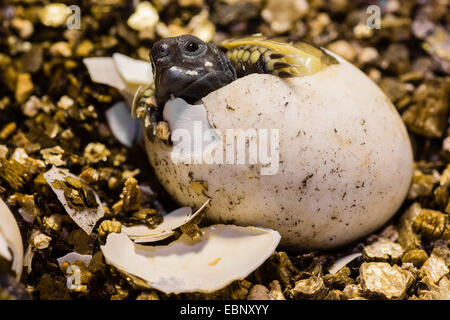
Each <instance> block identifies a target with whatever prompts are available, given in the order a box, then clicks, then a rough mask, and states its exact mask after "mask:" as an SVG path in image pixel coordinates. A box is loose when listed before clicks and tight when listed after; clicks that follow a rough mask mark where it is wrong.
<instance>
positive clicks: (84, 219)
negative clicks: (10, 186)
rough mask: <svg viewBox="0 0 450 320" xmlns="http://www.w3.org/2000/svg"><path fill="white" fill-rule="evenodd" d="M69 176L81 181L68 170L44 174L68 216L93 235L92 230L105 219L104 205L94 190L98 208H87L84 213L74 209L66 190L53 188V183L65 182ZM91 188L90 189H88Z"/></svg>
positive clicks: (58, 169)
mask: <svg viewBox="0 0 450 320" xmlns="http://www.w3.org/2000/svg"><path fill="white" fill-rule="evenodd" d="M67 176H71V177H74V178H77V179H79V178H78V177H77V176H75V175H73V174H71V173H70V172H69V170H67V169H60V168H56V167H53V168H51V169H50V170H49V171H47V172H46V173H44V178H45V180H47V183H48V185H49V186H50V188H52V190H53V192H54V193H55V194H56V196H57V197H58V200H59V202H61V204H62V205H63V207H64V209H66V212H67V214H68V215H69V216H70V217H71V218H72V220H73V221H74V222H75V223H76V224H77V225H78V226H79V227H80V228H81V229H83V230H84V232H86V233H87V234H88V235H90V234H91V233H92V230H93V229H94V227H95V224H96V223H97V221H98V220H100V219H101V218H103V216H104V215H105V209H104V208H103V205H102V203H101V201H100V198H99V197H98V195H97V193H96V192H95V191H94V190H92V189H91V190H92V192H93V193H94V195H95V199H96V201H97V204H98V207H97V208H85V209H84V210H82V211H78V210H75V209H72V208H71V207H70V206H69V204H68V202H67V200H66V197H65V196H64V190H61V189H57V188H55V187H54V186H53V182H54V181H55V180H62V181H64V178H65V177H67ZM88 188H89V187H88Z"/></svg>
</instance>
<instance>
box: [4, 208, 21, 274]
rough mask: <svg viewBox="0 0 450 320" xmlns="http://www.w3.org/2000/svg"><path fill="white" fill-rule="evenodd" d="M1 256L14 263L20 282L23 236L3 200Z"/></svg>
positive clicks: (13, 268)
mask: <svg viewBox="0 0 450 320" xmlns="http://www.w3.org/2000/svg"><path fill="white" fill-rule="evenodd" d="M0 256H2V257H3V258H5V259H6V260H8V261H12V270H13V271H14V272H15V274H16V278H17V280H19V279H20V276H21V274H22V268H23V244H22V236H21V235H20V230H19V226H18V225H17V222H16V219H15V218H14V215H13V214H12V212H11V210H9V208H8V206H7V205H6V203H5V202H4V201H3V200H2V199H0Z"/></svg>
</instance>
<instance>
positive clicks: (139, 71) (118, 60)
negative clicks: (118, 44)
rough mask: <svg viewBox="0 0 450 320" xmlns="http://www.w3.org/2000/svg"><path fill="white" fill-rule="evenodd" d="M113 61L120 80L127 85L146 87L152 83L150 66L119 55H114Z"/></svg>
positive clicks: (144, 62)
mask: <svg viewBox="0 0 450 320" xmlns="http://www.w3.org/2000/svg"><path fill="white" fill-rule="evenodd" d="M113 59H114V62H115V64H116V67H117V70H118V71H119V73H120V75H121V76H122V78H123V79H124V80H125V82H126V83H128V84H137V85H146V86H149V85H151V84H152V83H153V73H152V65H151V64H150V63H149V62H146V61H142V60H136V59H133V58H130V57H128V56H126V55H123V54H121V53H114V54H113Z"/></svg>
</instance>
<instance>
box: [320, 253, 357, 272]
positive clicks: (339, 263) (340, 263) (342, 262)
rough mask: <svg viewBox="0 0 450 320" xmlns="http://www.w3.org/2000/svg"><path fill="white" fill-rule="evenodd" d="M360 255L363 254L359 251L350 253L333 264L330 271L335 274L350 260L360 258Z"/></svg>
mask: <svg viewBox="0 0 450 320" xmlns="http://www.w3.org/2000/svg"><path fill="white" fill-rule="evenodd" d="M360 256H361V253H360V252H359V253H352V254H349V255H348V256H345V257H342V258H340V259H338V260H337V261H336V262H335V263H334V264H333V266H332V267H331V268H330V269H329V270H328V272H329V273H331V274H335V273H336V272H338V271H339V270H341V269H342V268H343V267H345V266H346V265H348V264H349V263H350V262H352V261H353V260H355V259H356V258H358V257H360Z"/></svg>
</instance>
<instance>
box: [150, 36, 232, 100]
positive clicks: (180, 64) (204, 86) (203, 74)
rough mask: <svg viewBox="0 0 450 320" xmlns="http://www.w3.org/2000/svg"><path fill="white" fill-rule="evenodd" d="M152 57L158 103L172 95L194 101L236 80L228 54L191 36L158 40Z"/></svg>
mask: <svg viewBox="0 0 450 320" xmlns="http://www.w3.org/2000/svg"><path fill="white" fill-rule="evenodd" d="M150 60H151V63H152V67H153V75H154V79H155V89H156V101H157V104H158V105H163V104H164V103H165V102H166V101H167V100H168V99H170V97H171V96H172V95H173V96H174V97H178V98H183V99H184V100H186V101H187V102H188V103H194V102H196V101H197V100H199V99H201V98H203V97H204V96H206V95H207V94H208V93H210V92H212V91H214V90H217V89H219V88H221V87H223V86H225V85H226V84H228V83H230V82H232V81H233V80H235V79H236V72H235V70H234V68H233V67H232V65H231V63H230V61H229V60H228V58H227V57H226V55H225V54H224V53H223V52H222V51H220V50H219V49H218V48H217V47H216V46H215V45H213V44H211V43H205V42H203V41H202V40H200V39H199V38H197V37H194V36H192V35H182V36H179V37H173V38H166V39H162V40H160V41H158V42H156V43H155V44H154V45H153V47H152V49H151V52H150Z"/></svg>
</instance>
